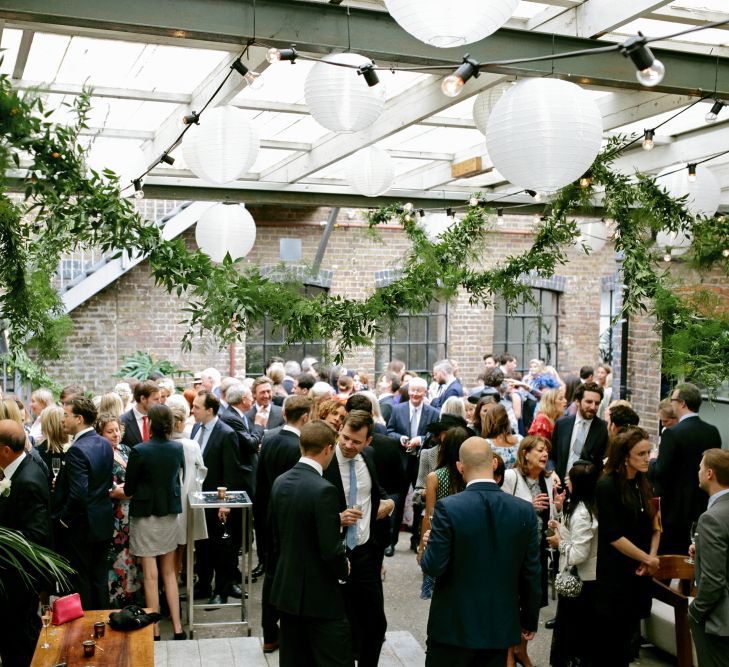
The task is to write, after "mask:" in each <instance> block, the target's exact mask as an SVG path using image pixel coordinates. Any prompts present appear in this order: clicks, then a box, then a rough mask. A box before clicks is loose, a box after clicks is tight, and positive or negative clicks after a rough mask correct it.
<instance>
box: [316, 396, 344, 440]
mask: <svg viewBox="0 0 729 667" xmlns="http://www.w3.org/2000/svg"><path fill="white" fill-rule="evenodd" d="M316 411H317V414H316V418H317V419H321V420H322V421H324V422H326V423H327V424H329V426H331V427H332V428H333V429H334V430H335V431H336V432H337V433H339V430H340V429H341V428H342V423H343V422H344V418H345V417H346V416H347V410H346V409H345V407H344V403H340V402H339V401H336V400H334V399H333V398H330V399H327V400H325V401H322V402H321V403H320V404H319V406H318V407H317V408H316Z"/></svg>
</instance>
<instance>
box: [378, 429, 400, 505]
mask: <svg viewBox="0 0 729 667" xmlns="http://www.w3.org/2000/svg"><path fill="white" fill-rule="evenodd" d="M370 446H371V447H372V451H373V452H374V461H375V469H376V470H377V478H378V479H379V481H380V485H381V486H382V488H383V489H385V493H387V495H389V496H391V495H394V494H396V493H400V492H401V491H402V490H403V488H404V487H405V485H406V484H407V477H406V476H405V471H404V470H403V469H402V464H401V461H400V449H401V447H400V443H399V442H398V441H397V440H395V439H394V438H390V437H389V436H386V435H382V434H381V433H373V434H372V442H371V443H370Z"/></svg>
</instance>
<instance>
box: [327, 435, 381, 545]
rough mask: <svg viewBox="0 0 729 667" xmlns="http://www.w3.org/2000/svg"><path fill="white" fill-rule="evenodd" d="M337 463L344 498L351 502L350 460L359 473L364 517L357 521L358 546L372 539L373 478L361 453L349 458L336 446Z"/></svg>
mask: <svg viewBox="0 0 729 667" xmlns="http://www.w3.org/2000/svg"><path fill="white" fill-rule="evenodd" d="M335 451H336V454H337V463H338V464H339V474H340V475H341V477H342V486H343V487H344V499H345V500H346V501H347V504H349V462H350V461H352V460H354V472H355V475H357V500H356V502H355V504H356V505H359V507H360V510H361V511H362V517H361V518H360V519H359V521H357V546H361V545H363V544H365V542H367V540H369V539H370V519H371V517H372V478H371V477H370V471H369V470H368V469H367V464H366V463H365V462H364V459H363V458H362V455H361V454H357V456H355V457H354V459H348V458H346V457H345V456H344V454H342V450H341V449H339V447H337V448H336V450H335Z"/></svg>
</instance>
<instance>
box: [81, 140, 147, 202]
mask: <svg viewBox="0 0 729 667" xmlns="http://www.w3.org/2000/svg"><path fill="white" fill-rule="evenodd" d="M86 164H87V165H88V166H89V167H90V168H91V169H93V170H94V171H97V172H99V174H100V175H101V177H102V178H103V179H104V180H106V177H105V176H104V175H103V174H101V172H102V171H103V170H104V169H111V170H112V171H113V172H114V173H115V174H117V176H119V188H120V189H122V190H124V189H125V188H127V189H126V190H124V196H129V197H131V196H132V195H133V194H134V188H132V187H131V183H132V180H133V179H135V178H139V177H140V176H141V175H142V174H143V173H144V172H145V171H147V167H148V166H149V165H148V164H147V160H146V159H145V157H144V153H143V152H142V149H141V148H139V146H136V145H133V144H131V143H129V142H123V143H122V142H114V143H111V142H103V141H96V142H94V145H93V146H92V147H91V150H90V151H89V152H88V154H87V155H86Z"/></svg>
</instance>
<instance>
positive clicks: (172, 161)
mask: <svg viewBox="0 0 729 667" xmlns="http://www.w3.org/2000/svg"><path fill="white" fill-rule="evenodd" d="M159 162H164V163H165V164H168V165H170V166H172V165H173V164H175V158H173V157H172V156H171V155H169V154H168V153H162V155H160V156H159Z"/></svg>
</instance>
